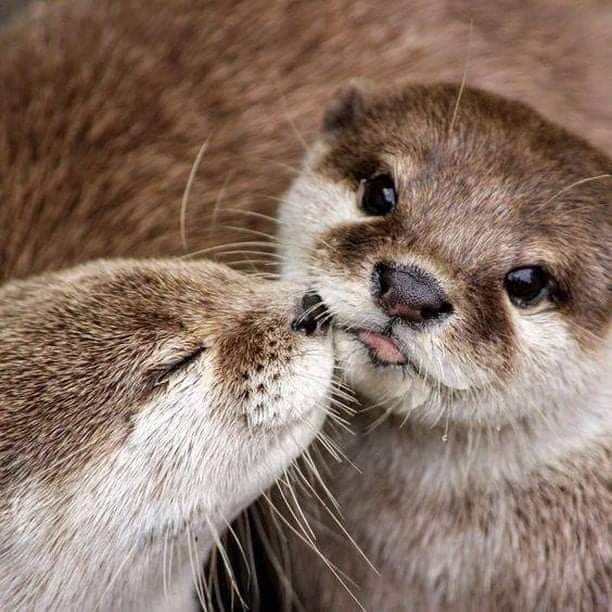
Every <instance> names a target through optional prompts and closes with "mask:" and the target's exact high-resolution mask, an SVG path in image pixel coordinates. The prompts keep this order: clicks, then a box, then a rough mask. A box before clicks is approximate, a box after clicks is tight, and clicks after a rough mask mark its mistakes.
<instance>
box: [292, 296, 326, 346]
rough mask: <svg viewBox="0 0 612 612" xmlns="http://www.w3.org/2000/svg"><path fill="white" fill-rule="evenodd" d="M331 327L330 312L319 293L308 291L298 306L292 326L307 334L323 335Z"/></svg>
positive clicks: (297, 330)
mask: <svg viewBox="0 0 612 612" xmlns="http://www.w3.org/2000/svg"><path fill="white" fill-rule="evenodd" d="M328 327H329V313H328V312H327V308H326V307H325V304H324V303H323V300H322V299H321V296H320V295H319V294H318V293H315V292H313V291H309V292H307V293H306V294H305V295H304V296H303V297H302V299H301V300H300V304H299V306H298V311H297V313H296V317H295V319H294V320H293V322H292V323H291V328H292V329H293V330H294V331H296V332H300V333H303V334H305V335H306V336H315V335H322V334H324V333H325V332H326V331H327V328H328Z"/></svg>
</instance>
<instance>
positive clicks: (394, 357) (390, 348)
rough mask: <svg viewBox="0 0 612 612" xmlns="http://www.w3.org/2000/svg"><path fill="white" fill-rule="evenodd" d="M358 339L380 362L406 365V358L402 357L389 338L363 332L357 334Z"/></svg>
mask: <svg viewBox="0 0 612 612" xmlns="http://www.w3.org/2000/svg"><path fill="white" fill-rule="evenodd" d="M359 339H360V340H361V341H362V342H363V343H364V344H365V345H366V346H369V347H370V348H371V349H372V350H373V351H374V353H375V354H376V357H378V359H380V360H381V361H384V362H386V363H406V357H404V355H403V354H402V352H401V351H400V350H399V348H398V346H397V344H396V343H395V341H394V340H392V339H391V338H389V336H383V334H377V333H376V332H371V331H365V330H364V331H360V332H359Z"/></svg>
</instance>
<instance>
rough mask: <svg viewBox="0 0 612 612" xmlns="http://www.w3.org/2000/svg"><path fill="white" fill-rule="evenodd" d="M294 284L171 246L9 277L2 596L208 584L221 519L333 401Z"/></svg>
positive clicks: (148, 591) (182, 595)
mask: <svg viewBox="0 0 612 612" xmlns="http://www.w3.org/2000/svg"><path fill="white" fill-rule="evenodd" d="M297 296H298V291H297V289H296V288H294V287H288V286H286V285H282V284H275V283H271V282H263V281H261V280H257V279H254V278H249V277H246V276H244V275H241V274H239V273H237V272H233V271H231V270H229V269H227V268H226V267H224V266H220V265H219V264H212V263H209V262H200V263H193V262H192V263H181V262H176V261H164V260H157V261H149V262H146V263H144V262H138V261H135V260H121V261H112V262H111V261H108V262H94V263H90V264H87V265H85V266H81V267H78V268H75V269H70V270H66V271H63V272H61V273H55V274H53V273H47V274H45V275H42V276H40V277H38V278H33V279H30V280H28V281H15V282H12V283H8V284H7V285H5V286H4V287H2V289H0V318H1V320H2V326H1V327H0V345H1V346H2V347H3V348H2V352H1V353H0V492H1V493H2V495H1V496H0V567H1V568H2V571H1V572H0V608H1V609H3V610H5V609H6V610H17V609H28V610H34V609H36V610H50V609H62V610H66V609H71V610H72V609H83V608H84V609H91V610H93V609H108V610H116V609H117V608H121V609H122V610H151V609H192V608H194V606H195V603H196V598H195V591H194V588H195V589H196V590H197V591H198V595H199V597H200V599H201V600H202V601H204V600H205V599H206V592H205V589H204V587H203V583H202V582H199V583H198V582H197V579H198V576H199V572H200V571H201V567H202V563H203V562H204V560H205V559H206V558H207V556H208V553H209V551H210V549H211V547H213V546H214V545H215V543H216V542H217V541H218V538H219V533H220V532H222V531H224V530H225V529H226V527H227V525H228V524H229V521H231V520H232V519H233V518H234V517H235V516H236V515H237V514H238V513H239V512H240V511H241V510H242V509H243V508H244V507H245V506H246V505H248V504H249V503H250V502H251V501H252V500H253V499H254V498H255V497H257V496H258V495H259V494H260V493H261V492H262V491H264V490H265V489H266V488H267V487H269V486H270V485H271V483H272V482H273V481H274V480H275V479H276V478H277V477H279V476H281V475H282V474H283V472H284V470H285V469H286V468H287V467H288V466H289V464H290V463H291V462H292V461H293V459H295V457H296V456H297V455H298V454H299V453H300V452H301V451H302V450H304V448H305V447H306V446H307V445H308V444H309V443H310V441H311V440H312V439H313V437H314V436H315V435H316V434H317V432H318V430H319V428H320V426H321V424H322V421H323V417H324V415H325V412H326V409H327V402H328V399H327V396H328V393H329V384H330V381H331V374H332V369H333V357H332V351H331V340H330V338H329V336H328V335H327V336H325V335H322V334H314V335H312V336H309V337H306V336H304V335H303V334H301V333H300V332H296V331H293V330H292V328H291V323H292V321H293V320H294V319H295V318H296V317H297V316H298V315H299V310H298V308H297V306H296V302H297ZM272 352H273V353H274V356H272ZM194 585H195V587H194ZM187 605H189V608H185V607H183V606H187ZM179 606H180V607H179Z"/></svg>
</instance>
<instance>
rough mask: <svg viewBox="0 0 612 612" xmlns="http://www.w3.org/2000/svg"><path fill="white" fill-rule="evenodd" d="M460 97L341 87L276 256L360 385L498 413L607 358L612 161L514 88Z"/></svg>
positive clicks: (452, 92)
mask: <svg viewBox="0 0 612 612" xmlns="http://www.w3.org/2000/svg"><path fill="white" fill-rule="evenodd" d="M458 98H459V87H458V86H453V85H434V86H411V87H405V88H402V89H398V90H393V91H386V92H382V93H376V94H375V93H370V92H368V91H363V90H362V89H360V88H358V87H350V88H348V89H347V90H345V91H344V92H343V93H342V94H341V95H340V96H339V99H338V100H337V101H336V103H335V104H334V106H333V107H332V108H331V109H330V110H329V111H328V112H327V114H326V117H325V121H324V133H323V136H322V138H321V139H320V140H319V142H318V143H317V144H316V145H315V146H314V147H313V150H312V151H311V153H310V155H309V156H308V158H307V160H306V162H305V167H304V171H303V172H302V174H301V176H300V177H298V179H297V180H296V181H295V182H294V184H293V185H292V187H291V188H290V190H289V192H288V194H287V195H286V197H285V200H284V204H283V206H282V208H281V227H282V228H283V229H282V236H281V238H282V243H283V244H284V245H285V246H284V247H283V249H284V252H283V255H284V257H283V260H284V261H285V262H286V263H285V264H284V270H283V272H284V276H285V277H286V278H288V279H293V280H299V281H300V282H308V283H309V284H310V285H312V286H313V287H315V288H316V290H317V291H318V292H319V293H320V294H321V296H322V297H323V300H324V301H325V302H326V304H327V306H328V307H329V310H330V312H331V313H332V315H333V317H334V319H335V324H336V328H337V330H338V333H337V345H338V350H339V359H340V360H341V361H344V362H345V363H344V365H345V367H346V369H347V371H348V372H349V378H350V379H351V382H352V383H353V384H354V385H355V386H356V387H357V389H358V390H359V391H360V392H361V393H362V394H364V395H365V396H366V397H368V398H369V399H371V400H373V401H375V402H381V401H382V402H386V403H387V404H388V405H390V406H391V408H393V407H396V408H397V409H398V410H400V411H408V410H411V411H412V412H413V414H414V416H415V418H420V419H422V420H424V421H425V422H428V423H430V424H434V423H437V422H439V421H440V420H442V419H443V420H446V421H447V422H448V420H451V421H457V422H460V421H465V422H470V423H474V422H486V423H489V424H492V423H493V424H495V425H496V426H498V425H501V424H505V423H507V422H510V421H512V420H513V419H516V418H520V417H522V416H529V415H531V414H534V413H536V412H538V413H539V412H542V411H544V412H546V410H547V409H548V408H549V404H550V402H563V401H565V400H567V399H568V398H571V397H572V396H573V394H576V393H582V392H584V390H585V389H586V388H588V386H589V385H590V384H591V381H592V379H593V377H594V376H599V377H600V378H601V377H602V376H603V374H604V368H603V367H602V363H605V350H606V347H607V346H608V347H609V345H610V342H609V339H608V338H609V330H610V279H611V271H612V266H611V248H612V232H611V214H610V194H611V193H612V191H611V189H612V179H610V176H609V175H610V174H611V173H612V162H610V160H608V159H607V158H605V157H604V156H603V155H601V154H600V153H598V152H597V151H595V150H594V149H593V148H592V147H590V146H589V145H588V144H586V143H585V142H583V141H581V140H580V139H578V138H575V137H573V136H571V135H570V134H568V133H567V132H565V131H564V130H562V129H561V128H559V127H556V126H554V125H552V124H550V123H548V122H546V121H545V120H544V119H542V118H541V117H540V116H539V115H538V114H537V113H536V112H534V111H532V110H530V109H529V108H527V107H526V106H524V105H522V104H520V103H517V102H511V101H508V100H504V99H502V98H498V97H496V96H493V95H489V94H486V93H484V92H481V91H477V90H471V89H470V88H466V89H465V91H463V94H462V96H461V98H460V100H458ZM293 228H299V230H295V231H293ZM519 391H520V392H519Z"/></svg>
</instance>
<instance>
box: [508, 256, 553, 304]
mask: <svg viewBox="0 0 612 612" xmlns="http://www.w3.org/2000/svg"><path fill="white" fill-rule="evenodd" d="M504 285H505V287H506V291H507V292H508V295H509V296H510V299H511V300H512V303H513V304H514V305H515V306H519V307H526V306H531V305H532V304H534V303H535V302H537V301H539V300H540V299H541V298H542V297H544V296H545V295H546V293H547V290H548V274H547V273H546V271H545V270H544V268H542V267H540V266H525V267H524V268H516V269H514V270H511V271H510V272H508V274H506V278H505V279H504Z"/></svg>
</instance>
